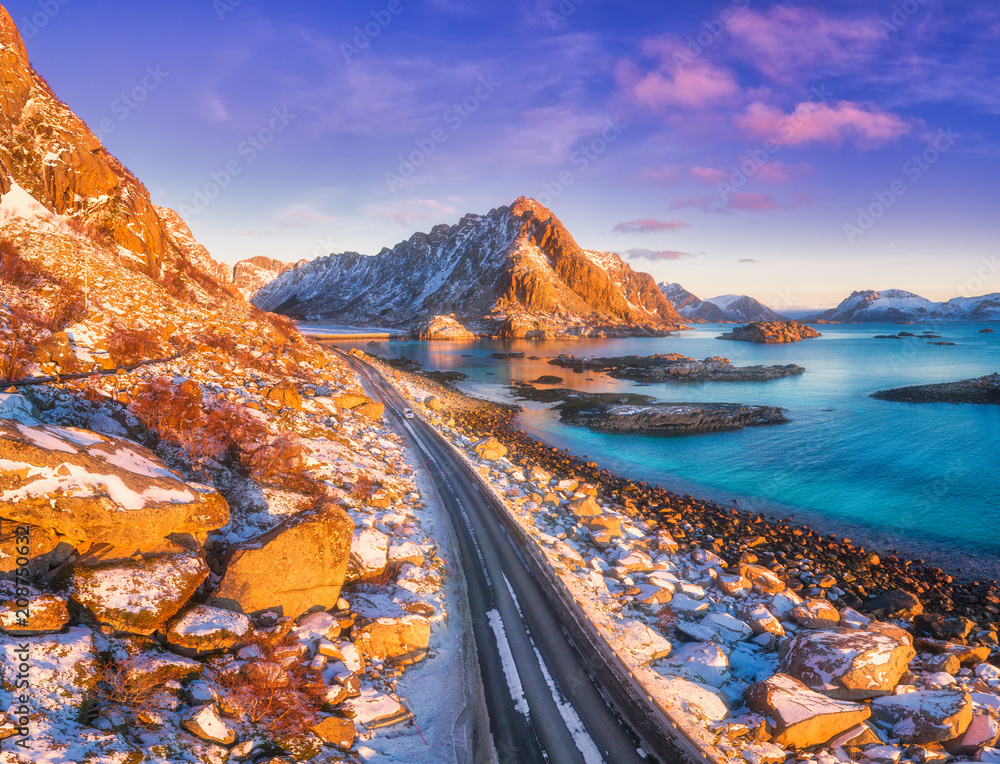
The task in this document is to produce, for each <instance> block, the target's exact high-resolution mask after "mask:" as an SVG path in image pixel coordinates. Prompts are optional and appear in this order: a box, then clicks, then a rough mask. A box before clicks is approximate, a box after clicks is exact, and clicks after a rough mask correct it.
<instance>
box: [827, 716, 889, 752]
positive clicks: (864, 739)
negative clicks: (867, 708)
mask: <svg viewBox="0 0 1000 764" xmlns="http://www.w3.org/2000/svg"><path fill="white" fill-rule="evenodd" d="M884 743H885V740H883V739H882V735H881V734H880V733H879V731H878V730H876V729H875V728H874V727H873V726H872V725H871V723H870V722H863V723H861V724H859V725H858V726H857V727H851V729H849V730H847V732H842V733H841V734H839V735H837V736H836V737H834V738H831V739H830V740H829V741H827V743H826V745H827V747H829V748H847V747H849V746H850V747H853V748H864V747H865V746H868V745H883V744H884Z"/></svg>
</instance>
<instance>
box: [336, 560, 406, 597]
mask: <svg viewBox="0 0 1000 764" xmlns="http://www.w3.org/2000/svg"><path fill="white" fill-rule="evenodd" d="M402 568H403V566H402V564H400V563H395V562H393V563H389V564H388V565H386V566H385V568H383V569H382V570H380V571H379V572H378V573H371V574H369V575H367V576H365V577H364V578H359V579H356V580H354V581H351V582H350V583H348V584H344V589H345V590H346V591H347V592H348V593H354V594H381V593H383V592H385V591H388V590H389V589H390V588H391V587H393V586H395V585H396V580H397V579H398V578H399V573H400V571H401V570H402Z"/></svg>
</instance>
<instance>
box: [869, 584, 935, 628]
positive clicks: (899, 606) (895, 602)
mask: <svg viewBox="0 0 1000 764" xmlns="http://www.w3.org/2000/svg"><path fill="white" fill-rule="evenodd" d="M865 610H866V611H867V612H869V613H871V614H872V615H875V616H879V617H881V618H898V619H902V620H906V621H909V620H911V619H912V618H913V617H914V616H917V615H920V614H921V613H923V612H924V606H923V604H922V603H921V602H920V599H919V598H918V597H917V596H916V595H915V594H912V593H911V592H904V591H903V590H902V589H890V590H889V591H887V592H884V593H882V594H880V595H879V596H877V597H875V598H874V599H872V600H869V601H868V603H867V604H866V606H865Z"/></svg>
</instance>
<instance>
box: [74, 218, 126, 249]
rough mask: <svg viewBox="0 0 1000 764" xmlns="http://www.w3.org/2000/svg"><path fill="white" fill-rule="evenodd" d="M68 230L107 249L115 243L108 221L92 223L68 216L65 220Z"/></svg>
mask: <svg viewBox="0 0 1000 764" xmlns="http://www.w3.org/2000/svg"><path fill="white" fill-rule="evenodd" d="M66 225H67V226H68V227H69V228H70V230H72V231H75V232H76V233H78V234H80V235H81V236H84V237H86V238H88V239H90V240H91V241H92V242H94V243H95V244H97V245H98V246H100V247H103V248H105V249H108V248H110V247H113V246H114V245H115V239H114V231H113V230H112V228H111V225H110V223H109V222H105V223H103V224H102V225H94V224H93V223H89V222H87V221H86V220H84V219H83V218H70V219H69V220H67V221H66Z"/></svg>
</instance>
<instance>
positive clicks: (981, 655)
mask: <svg viewBox="0 0 1000 764" xmlns="http://www.w3.org/2000/svg"><path fill="white" fill-rule="evenodd" d="M914 645H915V646H916V647H918V648H919V649H921V650H926V651H927V652H930V653H935V654H945V653H947V654H948V655H954V656H955V657H956V658H958V660H959V662H960V663H961V664H962V665H963V666H975V665H978V664H980V663H983V662H985V661H987V660H989V657H990V648H989V647H988V646H987V645H962V644H957V643H955V642H943V641H941V640H938V639H928V638H926V637H918V638H917V639H916V640H914Z"/></svg>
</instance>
